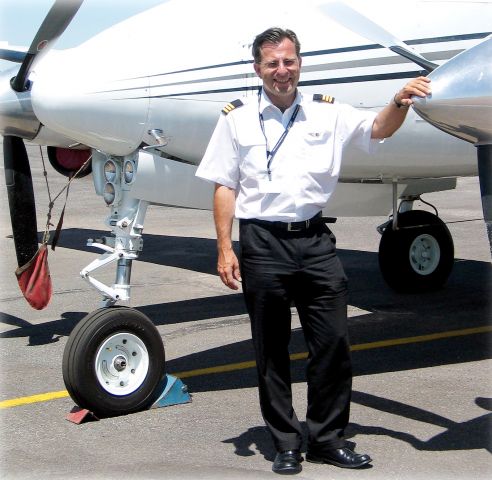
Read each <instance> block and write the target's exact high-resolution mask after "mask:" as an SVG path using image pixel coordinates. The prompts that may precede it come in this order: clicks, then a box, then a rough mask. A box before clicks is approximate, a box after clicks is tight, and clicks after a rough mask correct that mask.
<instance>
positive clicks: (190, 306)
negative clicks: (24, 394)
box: [0, 228, 492, 346]
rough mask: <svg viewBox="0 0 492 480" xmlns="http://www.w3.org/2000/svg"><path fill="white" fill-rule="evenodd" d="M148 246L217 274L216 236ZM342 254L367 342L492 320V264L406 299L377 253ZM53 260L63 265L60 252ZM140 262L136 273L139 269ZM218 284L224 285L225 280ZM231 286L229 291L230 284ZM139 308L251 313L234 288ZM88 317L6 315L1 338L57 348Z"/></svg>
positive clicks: (162, 256) (62, 244)
mask: <svg viewBox="0 0 492 480" xmlns="http://www.w3.org/2000/svg"><path fill="white" fill-rule="evenodd" d="M105 235H107V232H106V231H98V230H86V229H74V228H72V229H66V230H63V231H62V235H61V237H60V240H59V242H58V247H57V248H69V249H75V250H80V251H91V252H95V253H99V251H98V250H96V249H94V248H93V247H87V246H86V244H85V243H86V241H87V238H99V237H104V236H105ZM144 243H145V248H144V251H143V252H142V254H141V256H140V257H139V261H138V262H140V261H142V262H149V263H153V264H156V265H165V266H172V267H177V268H181V269H186V270H191V271H197V272H202V273H207V274H211V275H217V274H216V252H217V250H216V242H215V240H214V239H205V238H195V237H174V236H166V235H152V234H147V235H144ZM338 252H339V256H340V258H341V260H342V263H343V264H344V267H345V270H346V273H347V275H348V277H349V286H350V299H349V304H350V305H353V306H355V307H357V308H359V309H361V310H364V311H366V312H369V313H368V314H366V315H360V316H358V317H352V318H351V320H350V322H351V324H352V325H354V326H357V329H356V330H357V332H358V333H359V335H358V336H361V337H363V338H364V339H365V340H364V341H375V340H380V339H381V338H380V334H382V333H383V332H384V331H389V330H391V328H390V325H389V324H392V325H391V327H397V328H398V332H397V335H400V336H401V335H417V334H425V333H429V332H434V331H436V330H437V331H440V330H444V329H452V328H464V325H465V326H466V327H472V326H478V325H484V324H487V323H489V322H490V321H491V311H492V310H491V304H490V298H489V297H490V292H491V291H492V265H491V264H490V263H489V262H479V261H470V260H457V261H456V262H455V265H454V269H453V272H452V274H451V277H450V278H449V280H448V282H447V284H446V286H445V287H444V288H443V289H442V290H440V291H437V292H430V293H426V294H412V295H405V294H398V293H395V292H394V291H392V290H391V289H390V288H389V287H388V286H387V285H386V284H385V283H384V281H383V279H382V276H381V274H380V272H379V266H378V259H377V254H376V253H372V252H362V251H356V250H346V249H343V248H341V246H339V250H338ZM50 261H51V262H55V261H56V251H55V252H54V254H52V256H51V259H50ZM138 262H137V263H136V265H135V268H138ZM217 283H218V285H219V284H220V280H219V278H218V276H217ZM224 289H225V291H226V290H227V289H226V287H224ZM97 297H98V293H97V292H96V291H95V290H94V298H95V305H96V299H97ZM26 308H28V307H27V304H26ZM94 308H95V307H94ZM138 309H139V310H141V311H142V312H143V313H144V314H146V315H147V316H148V317H149V318H151V319H152V321H153V322H154V323H155V324H156V325H166V324H178V323H181V322H190V321H198V320H205V319H211V318H223V317H227V316H234V315H245V314H246V309H245V306H244V302H243V299H242V295H241V294H235V293H231V292H229V291H228V290H227V294H224V295H218V296H213V297H208V298H199V299H190V300H184V301H176V302H168V303H159V304H154V305H144V306H140V307H138ZM86 313H87V312H65V313H64V314H63V316H62V318H61V319H58V320H53V321H51V322H44V323H42V324H40V325H36V324H32V323H29V322H27V321H25V320H23V319H21V318H18V317H14V316H11V315H8V314H3V315H2V314H1V313H0V320H1V321H2V322H3V323H5V324H8V325H13V326H17V327H18V328H17V329H13V330H10V331H8V332H5V333H3V334H0V338H2V337H3V338H9V337H29V345H33V346H34V345H42V344H47V343H53V342H54V341H57V339H58V338H60V337H62V336H68V335H69V334H70V332H71V331H72V329H73V327H74V326H75V325H76V324H77V322H78V321H79V320H80V319H82V318H83V316H84V315H86ZM469 317H471V318H469ZM429 320H432V321H429ZM436 323H437V326H436ZM440 323H441V325H439V324H440ZM415 329H417V330H415ZM375 337H377V338H375Z"/></svg>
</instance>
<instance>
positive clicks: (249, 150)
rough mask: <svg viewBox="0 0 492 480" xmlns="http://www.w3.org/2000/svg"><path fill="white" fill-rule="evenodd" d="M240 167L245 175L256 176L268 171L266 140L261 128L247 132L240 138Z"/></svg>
mask: <svg viewBox="0 0 492 480" xmlns="http://www.w3.org/2000/svg"><path fill="white" fill-rule="evenodd" d="M238 149H239V158H240V168H241V170H242V173H243V176H247V177H248V176H251V177H254V178H256V177H257V176H258V174H260V173H261V172H266V170H267V168H266V166H267V157H266V142H265V138H264V137H263V135H262V133H261V130H260V131H259V132H255V131H251V132H245V133H243V134H242V135H241V136H240V137H239V138H238Z"/></svg>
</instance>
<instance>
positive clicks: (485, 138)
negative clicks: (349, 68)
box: [319, 2, 492, 256]
mask: <svg viewBox="0 0 492 480" xmlns="http://www.w3.org/2000/svg"><path fill="white" fill-rule="evenodd" d="M319 9H320V10H321V11H322V12H323V13H324V14H325V15H327V16H328V17H330V18H331V19H332V20H335V21H336V22H338V23H340V24H341V25H343V26H344V27H346V28H348V29H350V30H352V31H354V32H356V33H358V34H359V35H362V36H364V37H366V38H367V39H368V40H371V41H373V42H376V43H378V44H380V45H382V46H384V47H387V48H389V49H390V50H391V51H393V52H395V53H398V54H399V55H401V56H403V57H405V58H407V59H409V60H412V61H413V62H415V63H416V64H417V65H420V66H421V67H422V68H424V69H425V70H426V71H427V72H429V75H428V78H430V79H431V80H432V83H431V88H432V94H431V95H429V96H428V97H426V98H419V97H413V98H412V99H413V101H414V103H413V105H412V107H413V109H414V110H415V112H416V113H417V114H418V115H419V116H421V117H422V118H423V119H424V120H426V121H427V122H429V123H430V124H431V125H434V126H435V127H437V128H439V129H440V130H442V131H444V132H446V133H449V134H450V135H453V136H455V137H458V138H460V139H462V140H465V141H467V142H469V143H472V144H473V145H475V146H476V147H477V161H478V175H479V180H480V194H481V198H482V210H483V214H484V220H485V224H486V228H487V236H488V240H489V245H490V254H491V256H492V116H491V111H492V62H490V59H491V58H492V36H489V37H488V38H486V39H485V40H483V41H482V42H480V43H479V44H477V45H475V46H473V47H471V48H469V49H468V50H465V51H463V52H461V53H460V54H458V55H456V56H455V57H453V58H451V59H450V60H448V61H447V62H445V63H444V64H442V65H437V64H434V63H432V62H429V61H428V60H427V59H426V58H424V57H423V56H422V55H420V54H419V53H418V52H416V51H415V50H413V49H412V48H411V47H409V46H408V45H406V44H405V43H404V42H402V41H401V40H399V39H398V38H396V37H395V36H394V35H392V34H391V33H390V32H388V31H386V30H385V29H384V28H382V27H381V26H380V25H378V24H376V23H374V22H373V21H372V20H370V19H368V18H367V17H365V16H364V15H362V14H361V13H359V12H357V11H356V10H354V9H352V8H351V7H349V6H348V5H346V4H344V3H341V2H329V3H325V4H323V5H320V6H319Z"/></svg>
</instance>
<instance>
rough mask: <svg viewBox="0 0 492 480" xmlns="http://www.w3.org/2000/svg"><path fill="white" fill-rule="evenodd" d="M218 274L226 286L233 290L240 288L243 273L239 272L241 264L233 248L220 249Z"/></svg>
mask: <svg viewBox="0 0 492 480" xmlns="http://www.w3.org/2000/svg"><path fill="white" fill-rule="evenodd" d="M217 272H218V273H219V275H220V279H221V280H222V282H223V283H224V285H226V286H227V287H229V288H230V289H232V290H237V289H238V288H239V283H238V282H241V273H240V271H239V262H238V260H237V257H236V254H235V253H234V250H233V249H232V248H228V249H220V248H219V257H218V261H217Z"/></svg>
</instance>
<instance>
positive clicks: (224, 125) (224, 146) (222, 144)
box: [196, 92, 376, 222]
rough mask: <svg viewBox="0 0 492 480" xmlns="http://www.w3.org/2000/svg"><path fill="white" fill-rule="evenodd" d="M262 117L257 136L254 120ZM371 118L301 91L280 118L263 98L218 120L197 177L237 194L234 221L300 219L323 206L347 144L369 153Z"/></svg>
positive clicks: (305, 217) (327, 198) (307, 217)
mask: <svg viewBox="0 0 492 480" xmlns="http://www.w3.org/2000/svg"><path fill="white" fill-rule="evenodd" d="M298 103H299V104H300V109H299V112H298V114H297V117H296V119H295V122H294V124H293V125H292V128H291V129H290V130H289V133H288V134H287V136H286V137H285V140H284V141H283V143H282V144H281V145H280V147H279V149H278V151H277V153H276V154H275V156H274V157H273V160H272V162H271V165H270V169H271V176H270V179H269V178H268V175H267V154H266V150H267V142H266V141H265V137H266V138H267V139H268V149H269V150H272V149H273V148H274V146H275V144H276V143H277V141H278V139H279V138H280V137H281V136H282V133H283V132H284V130H285V128H286V126H287V124H288V123H289V120H290V119H291V116H292V113H293V111H294V109H295V107H296V105H297V104H298ZM260 113H261V114H262V115H263V119H264V129H265V135H263V132H262V129H261V124H260V120H259V114H260ZM375 117H376V113H374V112H362V111H359V110H356V109H355V108H353V107H351V106H349V105H341V104H336V103H335V104H331V103H327V102H319V101H314V100H312V97H310V98H305V97H304V96H303V95H302V94H301V93H300V92H299V93H298V94H297V98H296V100H295V102H294V104H293V105H292V106H291V107H290V108H289V109H287V110H286V111H285V112H284V113H283V114H282V112H281V111H280V110H279V109H278V108H277V107H275V106H274V105H273V104H272V103H271V102H270V100H269V99H268V97H267V96H266V94H265V93H264V92H263V93H262V94H261V97H260V100H259V101H258V98H254V99H252V100H250V101H249V102H247V103H245V105H242V106H240V107H237V108H236V109H234V110H232V111H231V112H230V113H228V114H227V115H226V114H222V115H221V117H220V119H219V121H218V123H217V126H216V128H215V131H214V133H213V135H212V138H211V140H210V143H209V145H208V147H207V151H206V152H205V155H204V157H203V159H202V161H201V163H200V165H199V167H198V170H197V172H196V175H197V176H198V177H201V178H203V179H205V180H209V181H212V182H215V183H218V184H220V185H225V186H226V187H229V188H232V189H234V190H235V191H236V210H235V216H236V218H258V219H262V220H270V221H286V222H293V221H301V220H307V219H309V218H311V217H313V216H314V215H316V214H317V213H318V212H319V211H320V210H322V209H323V208H324V207H325V205H326V204H327V202H328V200H329V198H330V196H331V195H332V193H333V191H334V189H335V186H336V184H337V180H338V176H339V173H340V164H341V160H342V154H343V150H344V148H345V147H346V146H347V145H348V143H349V142H351V143H353V144H356V145H357V146H359V147H360V148H362V149H364V150H366V151H368V152H369V151H370V150H371V145H372V144H373V142H374V141H371V130H372V124H373V122H374V118H375Z"/></svg>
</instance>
